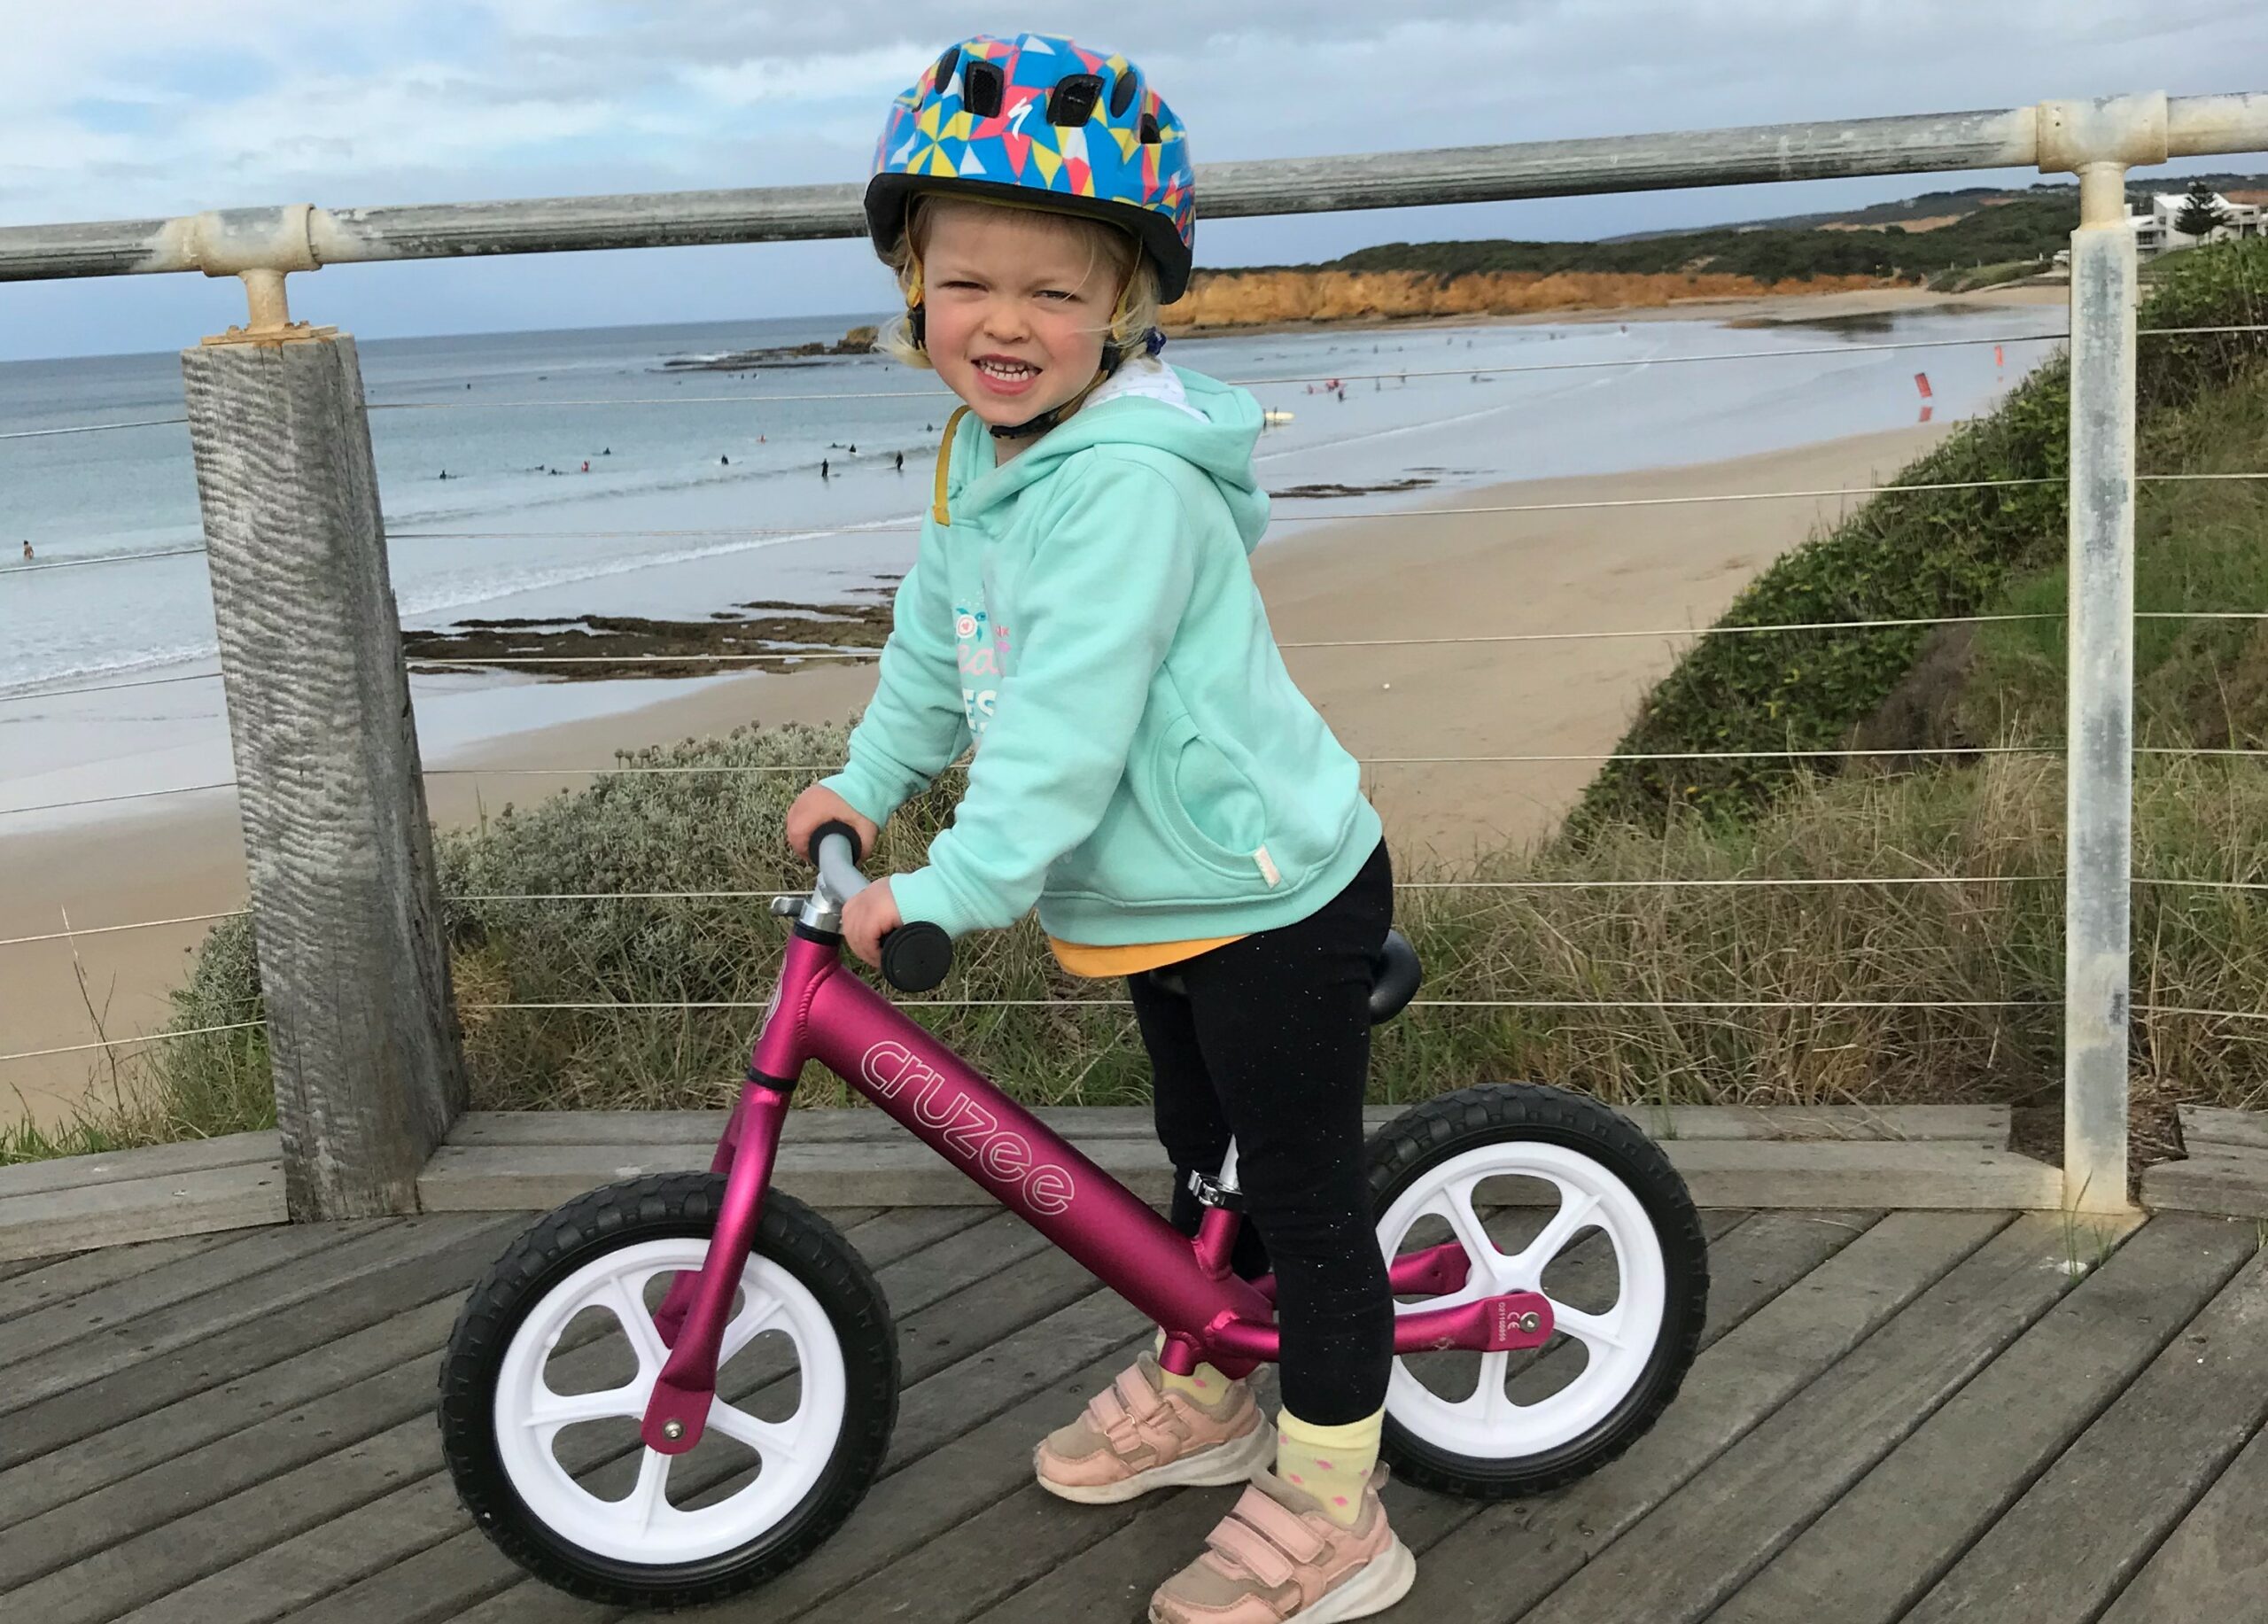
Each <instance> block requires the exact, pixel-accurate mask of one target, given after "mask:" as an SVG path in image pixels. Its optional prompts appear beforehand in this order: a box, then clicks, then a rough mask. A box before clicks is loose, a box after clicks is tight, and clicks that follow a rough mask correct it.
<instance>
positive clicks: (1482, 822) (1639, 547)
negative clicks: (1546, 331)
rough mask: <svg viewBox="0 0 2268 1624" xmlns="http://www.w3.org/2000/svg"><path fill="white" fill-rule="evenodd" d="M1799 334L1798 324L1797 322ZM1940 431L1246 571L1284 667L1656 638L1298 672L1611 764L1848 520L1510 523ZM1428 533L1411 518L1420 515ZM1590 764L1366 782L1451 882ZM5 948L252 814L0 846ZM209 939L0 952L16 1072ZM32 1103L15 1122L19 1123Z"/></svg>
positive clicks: (1734, 467)
mask: <svg viewBox="0 0 2268 1624" xmlns="http://www.w3.org/2000/svg"><path fill="white" fill-rule="evenodd" d="M1780 302H1782V303H1783V309H1784V301H1780ZM1949 427H1950V425H1948V424H1943V423H1939V424H1933V425H1929V426H1918V427H1914V428H1908V429H1901V430H1895V431H1885V432H1879V433H1874V434H1866V435H1859V436H1854V437H1851V438H1847V439H1837V440H1832V441H1828V442H1824V443H1821V444H1816V445H1812V446H1807V447H1798V448H1796V449H1793V450H1786V451H1777V452H1770V453H1765V454H1761V455H1753V456H1746V457H1740V458H1735V459H1731V460H1728V461H1723V462H1709V463H1703V464H1698V465H1695V466H1690V467H1681V468H1666V469H1658V470H1651V471H1647V472H1643V473H1638V474H1625V475H1615V476H1611V477H1600V478H1565V479H1552V480H1534V481H1526V482H1520V483H1513V484H1507V485H1500V486H1492V487H1487V488H1484V489H1478V490H1469V491H1464V492H1460V493H1456V495H1454V496H1440V497H1435V498H1434V499H1433V500H1430V501H1418V502H1416V503H1413V504H1410V508H1407V509H1398V510H1391V511H1389V505H1388V504H1387V503H1386V501H1384V500H1383V499H1380V498H1375V497H1372V498H1360V499H1356V500H1355V501H1353V502H1352V503H1350V509H1353V511H1350V514H1349V516H1348V517H1346V518H1344V519H1340V520H1337V521H1335V522H1332V523H1329V524H1309V525H1301V526H1297V527H1295V528H1293V529H1291V533H1288V534H1285V536H1284V539H1282V540H1271V541H1270V543H1269V544H1268V545H1266V546H1265V547H1263V548H1262V550H1261V551H1260V553H1259V554H1258V555H1256V556H1255V559H1254V572H1255V574H1256V576H1257V578H1258V579H1259V582H1260V585H1261V588H1262V593H1263V594H1264V595H1265V597H1266V599H1267V602H1268V605H1269V611H1270V619H1271V621H1272V623H1273V625H1274V626H1275V629H1276V633H1277V635H1278V639H1279V640H1280V641H1283V642H1285V643H1286V644H1298V643H1321V642H1339V641H1348V640H1368V641H1375V640H1391V639H1400V638H1427V639H1443V638H1448V639H1487V638H1503V637H1534V636H1537V635H1539V634H1555V633H1566V632H1571V631H1584V632H1615V633H1661V635H1645V636H1619V637H1612V638H1602V639H1582V640H1564V641H1563V640H1558V639H1557V638H1552V639H1551V640H1549V641H1511V642H1503V641H1495V642H1490V641H1462V642H1440V643H1430V644H1425V645H1422V646H1413V645H1410V644H1408V643H1399V642H1391V641H1386V642H1377V643H1376V646H1370V647H1357V648H1349V647H1337V648H1293V649H1287V652H1286V656H1285V657H1286V659H1287V660H1288V661H1289V663H1290V664H1291V667H1292V671H1293V674H1294V676H1295V677H1296V678H1297V679H1298V680H1299V681H1300V683H1301V687H1302V688H1304V689H1305V690H1306V692H1307V693H1308V694H1309V695H1310V696H1311V697H1312V698H1313V699H1314V700H1315V702H1316V703H1317V705H1318V706H1320V707H1321V709H1322V711H1323V712H1324V715H1325V716H1326V717H1327V718H1328V719H1329V720H1330V721H1331V724H1332V727H1333V728H1334V729H1336V730H1337V732H1338V733H1339V735H1340V738H1342V739H1343V740H1344V741H1345V742H1346V743H1347V744H1348V748H1349V749H1351V750H1353V751H1354V752H1355V754H1356V755H1357V756H1359V757H1362V758H1365V759H1366V760H1371V761H1376V760H1377V758H1386V757H1402V758H1408V757H1444V756H1447V757H1472V756H1554V757H1570V758H1586V757H1595V756H1597V755H1600V754H1603V753H1604V752H1606V751H1609V750H1612V748H1613V746H1614V742H1615V741H1616V739H1617V738H1618V737H1619V735H1620V734H1621V732H1622V730H1623V727H1624V726H1625V724H1626V722H1627V719H1628V717H1629V715H1630V712H1631V710H1632V708H1633V706H1634V705H1635V703H1637V701H1638V699H1639V697H1640V695H1643V693H1644V692H1645V690H1646V688H1648V687H1649V686H1650V685H1651V683H1652V682H1653V681H1655V680H1657V679H1658V677H1659V676H1660V675H1661V674H1662V673H1663V672H1666V670H1668V669H1669V667H1670V665H1671V664H1672V662H1673V661H1674V659H1675V657H1676V656H1677V654H1678V652H1679V650H1680V649H1682V647H1683V646H1684V645H1685V642H1686V641H1687V640H1686V639H1685V638H1683V637H1682V636H1680V635H1679V634H1678V633H1680V632H1681V630H1682V628H1686V627H1690V626H1705V625H1707V624H1708V623H1710V622H1711V621H1712V620H1713V619H1714V618H1716V617H1717V616H1718V615H1719V614H1720V613H1721V612H1722V610H1724V608H1725V607H1726V605H1727V604H1728V603H1729V602H1730V601H1731V600H1732V598H1733V596H1734V594H1736V593H1737V592H1738V591H1739V589H1740V588H1741V587H1742V586H1743V585H1744V584H1745V583H1746V582H1747V581H1748V580H1749V579H1751V577H1752V576H1753V575H1754V574H1755V573H1756V571H1758V570H1759V569H1760V568H1762V567H1763V566H1764V565H1765V564H1767V563H1770V562H1771V560H1772V559H1773V558H1775V556H1778V555H1779V554H1780V553H1782V552H1783V551H1785V550H1786V549H1787V548H1790V547H1791V546H1794V545H1796V544H1797V543H1798V542H1800V541H1802V540H1805V539H1806V537H1807V536H1808V535H1810V534H1812V533H1813V532H1814V530H1815V529H1817V528H1820V527H1821V526H1823V525H1825V524H1832V523H1833V522H1834V521H1835V519H1836V518H1837V517H1839V515H1840V514H1841V512H1842V511H1843V510H1844V509H1845V508H1847V507H1849V506H1852V505H1855V502H1856V500H1858V499H1844V498H1833V497H1829V498H1802V499H1794V500H1775V501H1754V502H1714V503H1700V504H1695V505H1666V506H1654V507H1646V506H1638V507H1609V508H1598V507H1591V508H1578V509H1565V508H1557V509H1551V510H1545V511H1530V512H1518V513H1507V512H1492V511H1488V509H1500V508H1504V507H1527V508H1538V507H1543V508H1547V509H1549V508H1550V505H1552V504H1564V503H1583V502H1602V501H1607V502H1627V501H1645V500H1647V499H1652V498H1661V497H1682V496H1685V497H1689V496H1723V495H1728V494H1734V493H1744V492H1770V491H1783V490H1818V489H1829V488H1850V487H1854V486H1868V485H1872V484H1876V483H1879V482H1880V480H1881V479H1882V478H1886V477H1888V476H1889V475H1891V474H1892V473H1894V472H1895V471H1896V470H1898V469H1899V468H1900V467H1902V466H1903V465H1904V464H1905V463H1907V462H1909V461H1910V460H1912V459H1913V458H1914V457H1915V456H1916V455H1920V454H1921V453H1922V451H1923V450H1925V449H1927V448H1928V447H1930V445H1932V444H1934V443H1935V442H1936V440H1937V439H1938V438H1939V437H1941V436H1942V435H1943V434H1944V433H1945V432H1946V431H1947V430H1948V428H1949ZM1411 509H1416V510H1411ZM872 682H873V668H872V666H871V665H870V664H866V663H865V662H858V663H850V662H845V663H843V664H838V665H835V666H832V667H828V668H824V669H814V670H811V671H808V672H798V673H795V674H792V675H784V676H783V675H765V674H753V675H750V676H746V677H740V678H734V679H729V680H724V681H719V682H714V683H708V684H703V685H701V686H699V687H698V688H696V689H695V691H692V692H687V691H685V688H684V686H683V685H677V684H669V685H662V684H656V687H657V688H660V687H666V688H671V689H674V690H676V691H675V692H674V693H672V694H669V695H665V696H664V697H661V698H659V699H658V700H656V702H655V703H650V704H648V705H645V706H643V707H641V708H640V709H637V710H634V711H626V712H622V713H618V714H615V715H612V716H608V717H604V718H602V719H594V720H588V721H580V722H572V723H567V724H563V725H560V726H555V727H544V728H540V729H537V730H533V731H530V732H524V733H521V734H516V735H514V736H512V737H510V738H509V739H505V740H501V741H491V742H487V743H485V744H482V745H480V746H478V747H477V748H476V749H474V750H470V751H468V752H464V753H463V754H464V757H465V758H462V759H459V758H451V757H442V758H434V759H429V761H428V763H427V765H428V766H429V767H451V768H460V767H470V766H479V767H483V768H490V769H501V768H510V767H522V768H525V767H551V766H571V765H603V764H605V763H606V762H607V761H608V760H609V759H610V753H611V752H612V751H613V750H617V749H627V748H632V747H634V746H639V745H645V744H651V743H657V742H669V741H673V740H677V739H681V738H685V737H687V736H694V735H699V734H709V733H716V732H721V731H724V730H726V729H727V728H730V727H734V726H736V725H738V724H740V723H742V722H749V721H762V722H771V723H777V722H785V721H799V720H800V721H823V720H834V719H843V718H844V717H847V716H848V715H849V714H850V713H851V712H852V711H856V710H857V709H858V707H859V706H860V705H861V704H862V703H864V702H865V699H866V695H868V693H869V692H870V691H871V687H872ZM1595 770H1596V762H1595V761H1592V760H1588V759H1567V760H1556V761H1542V762H1537V761H1517V762H1490V763H1438V762H1437V763H1425V764H1415V765H1394V764H1392V763H1386V762H1380V763H1379V764H1378V765H1373V766H1372V767H1371V769H1370V772H1369V778H1370V781H1371V788H1372V793H1373V795H1374V797H1375V798H1376V800H1377V801H1378V803H1379V806H1380V808H1381V810H1382V811H1383V812H1384V813H1385V815H1386V824H1387V829H1388V832H1389V835H1390V836H1391V837H1392V838H1393V840H1394V843H1395V844H1396V847H1397V849H1398V850H1400V851H1403V852H1405V853H1410V854H1413V855H1414V854H1415V853H1416V852H1417V851H1419V850H1420V849H1431V850H1433V851H1437V852H1440V853H1441V854H1443V855H1455V854H1456V853H1459V852H1466V851H1472V850H1473V849H1475V848H1476V847H1480V846H1493V845H1495V844H1498V843H1503V842H1505V841H1518V840H1524V839H1528V838H1532V837H1534V836H1535V835H1538V834H1540V833H1541V832H1542V831H1544V830H1545V829H1547V828H1549V827H1550V824H1551V822H1552V821H1553V820H1554V819H1555V818H1556V817H1557V816H1558V815H1559V813H1560V812H1562V811H1564V810H1565V807H1566V806H1567V804H1569V803H1570V802H1571V801H1572V799H1573V796H1575V795H1576V794H1577V793H1578V792H1579V791H1580V790H1581V787H1582V785H1583V784H1584V783H1585V782H1586V781H1588V778H1589V777H1590V775H1591V774H1592V773H1593V772H1594V771H1595ZM578 783H579V780H578V779H577V778H575V777H573V776H571V775H563V776H560V777H548V776H546V777H541V778H534V777H517V776H516V777H501V776H491V775H485V774H458V773H450V774H447V775H444V776H439V777H436V778H433V779H431V781H430V782H429V793H430V796H431V809H432V812H433V815H434V817H435V819H436V820H438V821H439V822H442V823H444V824H449V825H459V824H463V823H467V822H470V821H472V820H476V819H477V818H478V816H479V814H480V812H481V810H482V809H483V808H484V807H485V808H487V809H490V810H493V809H494V808H496V807H498V806H500V805H501V804H503V803H504V802H506V801H512V800H526V799H529V798H531V797H532V796H537V795H540V794H544V793H548V791H550V790H551V789H555V788H558V787H561V786H563V785H565V786H570V787H572V786H574V785H576V784H578ZM0 899H4V900H0V936H9V937H12V936H24V935H30V934H35V933H42V932H49V931H55V930H58V929H61V928H62V921H63V910H65V909H66V908H67V909H68V910H69V916H70V923H71V925H72V927H73V928H74V929H89V928H93V927H100V926H105V925H113V924H121V923H127V922H130V921H142V920H153V919H175V918H183V917H185V916H190V915H197V914H206V913H216V912H221V911H223V910H227V909H232V908H238V907H241V906H243V905H244V901H245V884H244V859H243V849H242V843H241V841H240V838H239V835H238V831H237V821H236V810H235V803H234V800H233V798H232V797H231V796H229V795H228V794H227V793H226V792H218V793H207V794H204V795H200V796H189V797H183V798H182V799H180V800H176V801H167V802H158V803H154V804H152V809H151V811H149V812H145V813H143V814H141V815H139V816H136V817H133V818H129V819H113V820H107V821H105V822H103V823H102V824H100V825H98V826H95V827H92V828H88V829H85V830H75V831H74V830H66V831H58V832H53V833H39V834H25V835H13V836H11V837H10V838H9V839H8V840H7V841H5V842H4V843H0ZM206 929H208V927H207V926H206V924H204V923H201V922H193V923H185V924H181V925H169V926H166V927H163V928H159V929H144V930H133V931H120V932H117V933H114V934H110V935H97V936H82V937H80V938H79V939H78V942H77V944H76V952H77V963H76V967H75V973H74V958H73V952H72V948H71V946H70V945H69V944H65V943H62V942H43V943H36V944H26V945H21V946H15V947H4V948H0V990H4V991H0V1053H15V1052H19V1051H23V1050H30V1049H41V1048H47V1047H50V1046H59V1045H69V1044H79V1043H86V1042H89V1041H90V1040H92V1039H94V1038H95V1037H97V1035H98V1033H97V1029H96V1025H95V1022H94V1018H93V1016H92V1015H90V1014H89V1009H88V1007H87V1004H86V1001H85V1000H84V999H82V993H81V987H80V981H79V976H80V975H83V977H84V981H85V985H86V992H87V996H88V998H91V1000H92V1003H93V1005H94V1006H95V1009H96V1010H97V1011H98V1012H100V1013H101V1014H102V1022H103V1024H102V1028H101V1033H100V1035H105V1036H108V1037H122V1036H128V1035H131V1034H133V1033H136V1032H140V1031H144V1030H151V1028H153V1027H155V1026H157V1025H159V1024H161V1023H162V1022H163V1021H164V1019H165V1016H166V1013H167V1005H166V996H165V995H166V992H167V990H168V989H169V988H170V987H172V986H173V985H175V984H176V983H178V981H179V979H180V977H181V975H182V974H183V969H184V968H185V966H186V963H187V955H188V954H189V953H190V952H191V951H192V950H193V949H194V947H195V945H196V944H197V943H198V940H200V939H201V937H202V936H203V934H204V932H205V930H206ZM107 1076H108V1068H107V1064H106V1062H105V1061H104V1060H103V1059H102V1057H101V1056H100V1055H99V1054H98V1053H77V1054H64V1055H58V1056H54V1057H50V1058H47V1059H42V1060H36V1061H14V1062H11V1063H10V1065H9V1067H8V1072H7V1075H6V1076H5V1077H4V1078H0V1102H4V1103H0V1110H5V1111H8V1112H10V1113H14V1112H16V1111H18V1110H19V1109H23V1110H28V1111H29V1113H30V1114H31V1115H33V1116H34V1117H35V1118H36V1119H39V1120H43V1121H52V1120H56V1119H57V1118H58V1117H60V1116H63V1115H66V1114H67V1112H68V1110H69V1108H70V1106H71V1104H72V1103H73V1102H74V1101H75V1100H79V1099H81V1098H82V1097H83V1095H84V1094H85V1092H86V1091H87V1090H88V1088H89V1086H94V1087H97V1088H105V1087H107V1086H108V1083H107V1081H106V1079H107ZM18 1098H20V1100H21V1105H20V1107H19V1105H17V1104H16V1103H15V1102H16V1100H17V1099H18Z"/></svg>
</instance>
